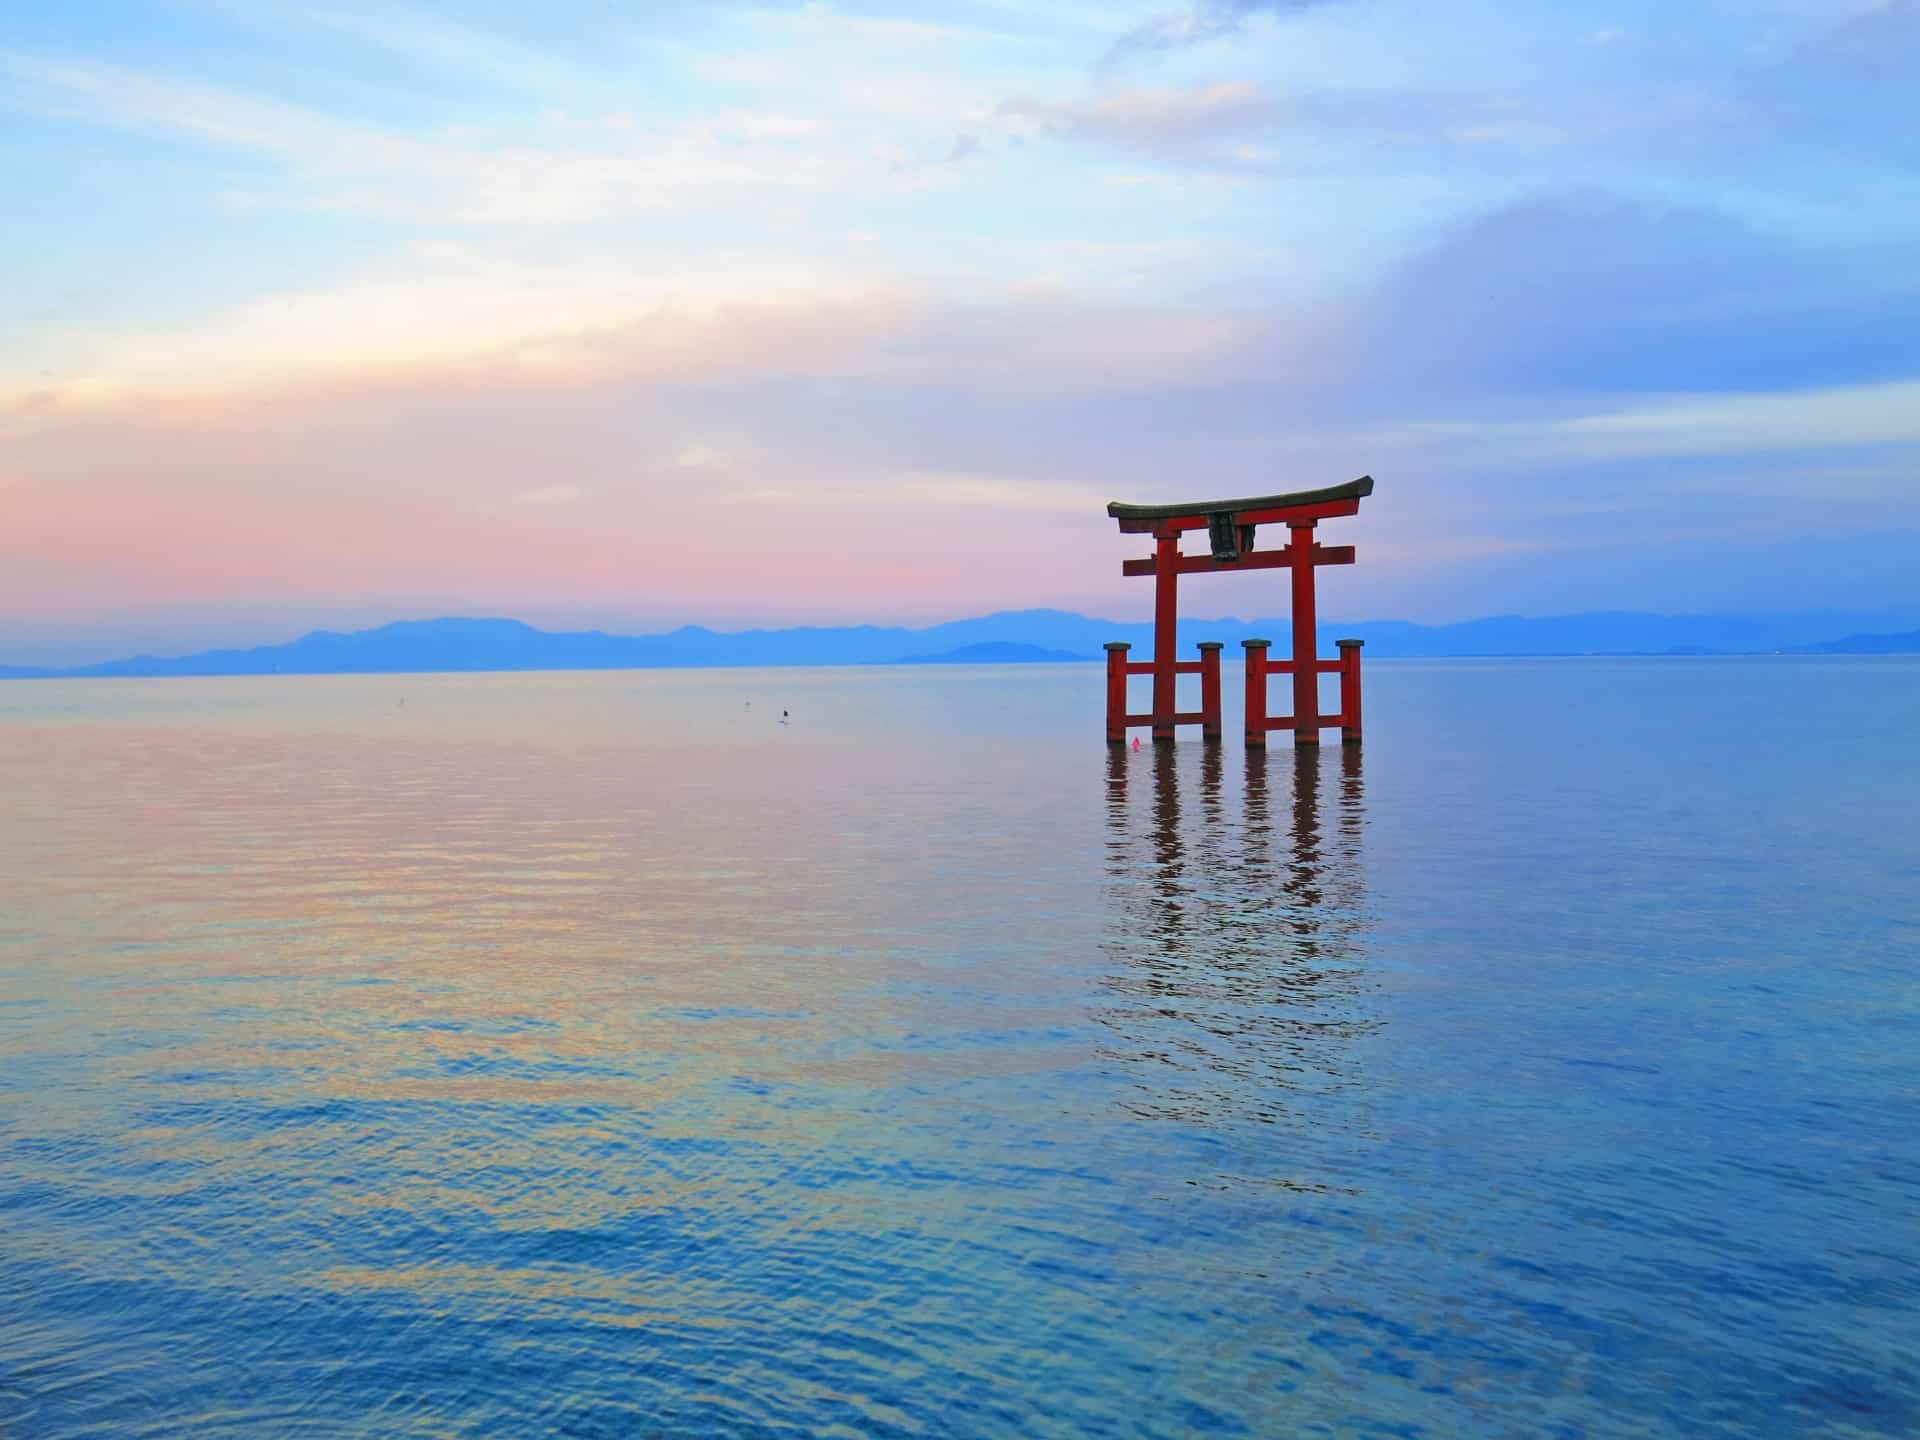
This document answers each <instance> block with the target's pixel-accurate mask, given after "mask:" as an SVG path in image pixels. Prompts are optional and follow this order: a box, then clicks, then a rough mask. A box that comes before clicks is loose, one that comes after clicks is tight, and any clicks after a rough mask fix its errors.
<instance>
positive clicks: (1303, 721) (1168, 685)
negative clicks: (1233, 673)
mask: <svg viewBox="0 0 1920 1440" xmlns="http://www.w3.org/2000/svg"><path fill="white" fill-rule="evenodd" d="M1372 493H1373V478H1372V477H1371V476H1368V475H1362V476H1361V477H1360V478H1359V479H1358V480H1350V481H1348V482H1347V483H1346V484H1344V485H1331V486H1328V487H1327V488H1325V489H1323V490H1298V491H1294V492H1291V493H1289V494H1285V495H1257V496H1251V497H1249V498H1247V499H1244V500H1201V501H1194V502H1192V503H1188V504H1178V505H1126V504H1122V503H1121V502H1119V501H1117V500H1116V501H1114V502H1113V503H1112V504H1110V505H1108V506H1107V513H1108V514H1109V515H1111V516H1112V517H1113V518H1114V519H1116V520H1118V521H1119V522H1120V530H1121V533H1122V534H1127V535H1151V536H1153V539H1154V553H1153V554H1152V555H1150V556H1148V557H1147V558H1146V559H1144V560H1128V561H1126V562H1124V563H1123V564H1122V565H1121V567H1120V573H1121V574H1123V575H1151V576H1152V577H1153V581H1154V603H1153V660H1152V662H1151V663H1150V664H1133V663H1129V662H1128V660H1127V659H1126V649H1125V647H1124V646H1121V647H1119V648H1118V649H1116V647H1115V646H1114V645H1109V646H1108V647H1107V739H1108V740H1109V741H1110V742H1113V743H1115V744H1119V743H1122V742H1124V740H1125V738H1126V732H1127V730H1128V728H1129V727H1131V726H1134V725H1151V726H1152V727H1153V738H1154V740H1155V741H1156V742H1157V743H1160V744H1170V743H1172V741H1173V739H1174V735H1175V733H1176V730H1177V728H1178V727H1179V726H1181V725H1192V724H1198V725H1199V726H1200V727H1201V734H1202V736H1203V737H1204V738H1206V739H1208V740H1216V739H1218V738H1219V736H1220V731H1221V721H1220V668H1219V667H1220V647H1219V646H1218V645H1216V644H1214V643H1213V642H1211V641H1209V642H1208V643H1207V644H1204V645H1202V646H1201V647H1200V659H1199V661H1198V662H1197V663H1196V662H1192V661H1188V662H1182V661H1181V660H1180V658H1179V639H1178V634H1177V631H1178V626H1179V623H1180V620H1179V616H1180V611H1179V603H1178V587H1179V580H1180V576H1182V575H1189V574H1198V573H1200V572H1202V571H1207V572H1212V571H1219V570H1274V569H1282V568H1284V569H1286V570H1287V571H1289V572H1290V578H1291V581H1292V587H1291V588H1292V597H1293V624H1292V631H1293V637H1292V638H1293V656H1292V658H1291V659H1288V660H1274V659H1272V658H1271V657H1269V656H1268V654H1267V648H1268V646H1267V642H1266V641H1264V640H1262V641H1258V642H1242V643H1243V644H1245V645H1246V647H1247V722H1246V734H1247V743H1248V744H1249V745H1264V744H1266V742H1267V732H1268V731H1269V730H1279V729H1289V730H1292V731H1293V739H1294V743H1295V744H1296V745H1318V744H1319V743H1320V731H1321V729H1322V728H1323V726H1325V725H1328V724H1338V725H1339V726H1340V729H1341V739H1342V740H1343V741H1346V742H1348V743H1351V742H1353V741H1356V740H1358V739H1359V736H1360V655H1359V646H1358V644H1357V643H1356V644H1355V645H1354V646H1353V648H1352V650H1351V651H1349V650H1348V648H1347V646H1346V643H1345V642H1342V644H1341V653H1340V659H1338V660H1322V659H1321V658H1320V656H1319V644H1318V638H1317V623H1318V618H1319V617H1318V607H1317V604H1316V600H1315V596H1314V571H1315V570H1316V569H1317V568H1318V567H1320V566H1322V565H1351V564H1352V563H1353V547H1351V546H1348V545H1334V546H1329V545H1316V544H1315V543H1314V538H1313V537H1314V530H1315V528H1316V527H1317V526H1318V524H1319V523H1320V521H1322V520H1331V519H1335V518H1337V517H1339V516H1344V515H1357V514H1359V513H1360V502H1361V501H1362V500H1364V499H1365V498H1366V497H1367V496H1369V495H1371V494H1372ZM1261 525H1285V526H1286V527H1287V532H1288V543H1287V545H1286V546H1285V547H1284V548H1283V549H1279V550H1257V549H1255V548H1254V536H1255V532H1256V530H1257V529H1258V527H1259V526H1261ZM1189 530H1205V531H1206V532H1207V538H1208V541H1209V548H1210V551H1211V553H1210V554H1206V555H1182V554H1181V553H1180V537H1181V535H1182V534H1184V533H1185V532H1187V531H1189ZM1289 672H1290V673H1291V674H1292V676H1293V713H1292V714H1291V715H1288V716H1284V717H1280V718H1269V716H1268V714H1267V692H1266V681H1267V677H1268V676H1270V675H1273V674H1276V673H1289ZM1143 674H1145V675H1151V676H1152V677H1153V707H1152V709H1151V710H1150V711H1149V712H1148V713H1147V714H1145V715H1129V714H1127V713H1126V681H1127V677H1128V676H1129V675H1143ZM1188 674H1198V675H1199V676H1200V709H1199V710H1198V711H1195V712H1191V713H1184V714H1183V713H1181V712H1179V711H1177V710H1176V709H1175V708H1174V707H1175V700H1176V695H1175V686H1176V684H1177V677H1178V676H1180V675H1188ZM1324 674H1338V675H1339V676H1340V714H1339V716H1338V717H1337V718H1336V717H1334V716H1331V715H1323V714H1322V712H1321V709H1320V677H1321V676H1322V675H1324Z"/></svg>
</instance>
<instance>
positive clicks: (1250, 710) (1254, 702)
mask: <svg viewBox="0 0 1920 1440" xmlns="http://www.w3.org/2000/svg"><path fill="white" fill-rule="evenodd" d="M1272 644H1273V642H1272V641H1271V640H1242V641H1241V642H1240V646H1241V648H1242V649H1243V650H1245V651H1246V652H1247V744H1248V745H1251V746H1256V747H1258V748H1260V749H1262V750H1264V749H1265V748H1266V745H1267V650H1268V648H1269V647H1270V646H1271V645H1272Z"/></svg>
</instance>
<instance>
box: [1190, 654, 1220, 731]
mask: <svg viewBox="0 0 1920 1440" xmlns="http://www.w3.org/2000/svg"><path fill="white" fill-rule="evenodd" d="M1196 648H1197V649H1198V650H1199V651H1200V738H1201V739H1202V740H1204V741H1206V742H1207V743H1208V744H1209V745H1218V744H1219V743H1220V652H1221V650H1222V649H1224V648H1225V647H1224V646H1222V645H1221V643H1220V642H1219V641H1218V640H1202V641H1201V642H1200V644H1199V645H1198V646H1197V647H1196Z"/></svg>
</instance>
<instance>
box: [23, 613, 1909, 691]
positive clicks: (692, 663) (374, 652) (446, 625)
mask: <svg viewBox="0 0 1920 1440" xmlns="http://www.w3.org/2000/svg"><path fill="white" fill-rule="evenodd" d="M1905 615H1906V612H1891V611H1881V612H1842V611H1799V612H1781V613H1779V614H1771V615H1746V616H1712V615H1651V614H1642V613H1638V612H1631V611H1612V612H1600V613H1594V614H1586V615H1554V616H1541V617H1526V616H1518V615H1502V616H1494V617H1491V618H1489V619H1485V620H1468V621H1464V622H1461V623H1459V624H1454V625H1416V624H1413V623H1412V622H1409V621H1402V620H1384V621H1368V622H1363V623H1359V624H1327V625H1323V626H1322V627H1321V630H1320V634H1321V647H1322V650H1323V651H1324V650H1326V649H1327V648H1329V646H1330V644H1331V640H1332V638H1333V637H1335V636H1348V635H1351V636H1355V637H1357V638H1359V639H1362V640H1364V641H1365V642H1366V644H1367V654H1368V656H1369V658H1372V657H1376V656H1379V657H1412V656H1417V657H1440V656H1498V655H1735V654H1757V653H1781V652H1784V653H1791V654H1809V655H1832V654H1862V655H1882V654H1893V653H1904V652H1915V653H1920V629H1915V630H1901V631H1899V632H1897V633H1889V632H1877V631H1872V630H1870V629H1869V628H1868V627H1870V626H1871V625H1873V624H1875V623H1880V624H1885V623H1887V622H1888V621H1889V620H1893V623H1896V624H1897V623H1899V620H1898V619H1896V618H1895V617H1897V616H1905ZM1906 623H1907V624H1912V623H1913V620H1912V618H1910V617H1908V618H1906ZM1180 631H1181V634H1180V639H1181V649H1182V652H1183V653H1188V654H1190V653H1191V651H1192V647H1193V645H1194V643H1195V642H1196V641H1200V640H1219V641H1222V642H1224V643H1225V644H1226V645H1227V646H1228V650H1229V654H1230V655H1231V654H1232V653H1235V652H1236V651H1237V649H1238V642H1239V641H1240V640H1242V639H1245V638H1248V637H1254V636H1266V637H1267V638H1269V639H1272V640H1274V641H1276V642H1277V643H1280V644H1284V643H1286V639H1287V635H1288V631H1289V623H1288V621H1287V620H1285V619H1284V618H1280V619H1275V618H1265V619H1257V620H1232V619H1226V620H1184V619H1183V620H1182V621H1181V623H1180ZM1836 632H1838V633H1840V634H1842V635H1844V636H1845V638H1843V639H1837V640H1836V639H1827V638H1824V637H1826V636H1832V635H1834V634H1835V633H1836ZM1152 637H1153V627H1152V626H1151V625H1150V624H1144V623H1122V622H1119V621H1114V620H1099V619H1093V618H1090V617H1088V616H1085V615H1076V614H1073V613H1071V612H1069V611H1065V610H1015V611H1003V612H1001V613H999V614H994V615H983V616H979V617H977V618H975V619H971V620H953V621H949V622H948V623H946V624H943V625H930V626H927V627H925V628H922V629H908V628H905V627H899V626H880V625H853V626H838V627H821V626H806V627H801V628H797V629H791V630H740V631H717V630H708V629H705V628H703V627H701V626H697V625H689V626H684V627H682V628H681V629H678V630H670V631H667V632H665V633H664V634H659V635H609V634H606V633H604V632H602V631H599V630H585V631H573V632H555V631H547V630H536V629H535V628H534V627H533V626H531V625H526V624H522V623H521V622H520V621H518V620H468V619H444V620H403V621H398V622H396V623H394V624H391V625H382V626H380V627H378V628H377V629H372V630H358V631H354V632H352V633H351V634H340V633H337V632H335V631H331V630H316V631H314V632H313V633H312V634H310V635H303V636H301V637H300V638H299V639H298V640H294V641H291V642H289V643H287V644H284V645H262V646H258V647H256V648H254V649H250V650H207V651H203V652H201V653H200V654H197V655H183V656H174V657H161V656H153V655H136V656H133V657H132V658H130V659H126V660H111V661H106V662H103V663H100V664H94V665H77V666H69V667H51V666H0V679H39V678H55V677H84V676H103V677H104V676H161V675H372V674H399V673H410V672H421V671H474V670H624V669H657V668H663V667H675V666H685V667H698V666H723V665H935V664H1005V663H1009V662H1024V661H1061V660H1094V659H1097V658H1099V656H1100V647H1101V645H1102V644H1103V643H1104V642H1106V641H1109V640H1124V641H1128V642H1130V643H1131V644H1132V645H1133V646H1134V647H1135V649H1136V650H1137V651H1139V652H1141V656H1136V658H1141V657H1142V656H1144V652H1145V651H1146V650H1147V649H1148V648H1150V646H1151V644H1152Z"/></svg>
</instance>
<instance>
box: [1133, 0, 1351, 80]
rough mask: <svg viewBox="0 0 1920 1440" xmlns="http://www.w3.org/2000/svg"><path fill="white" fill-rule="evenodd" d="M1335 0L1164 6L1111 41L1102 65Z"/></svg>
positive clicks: (1226, 0)
mask: <svg viewBox="0 0 1920 1440" xmlns="http://www.w3.org/2000/svg"><path fill="white" fill-rule="evenodd" d="M1333 3H1337V0H1196V3H1195V4H1193V5H1190V6H1188V7H1187V8H1186V9H1183V10H1167V11H1163V12H1161V13H1160V14H1158V15H1154V16H1152V17H1151V18H1149V19H1147V20H1144V21H1142V22H1141V23H1140V24H1139V25H1137V26H1135V27H1134V28H1133V29H1132V30H1129V31H1128V32H1127V33H1126V34H1125V35H1123V36H1121V37H1120V38H1119V39H1118V40H1116V41H1115V42H1114V43H1113V47H1112V48H1111V49H1110V50H1108V51H1107V54H1106V56H1105V59H1104V60H1103V62H1102V63H1103V64H1104V65H1113V64H1116V63H1118V62H1120V61H1122V60H1125V59H1126V58H1127V57H1129V56H1131V55H1138V54H1141V53H1142V52H1149V53H1150V52H1153V51H1160V50H1184V49H1186V48H1188V47H1189V46H1193V45H1200V44H1204V43H1206V42H1207V41H1210V40H1223V39H1226V38H1228V37H1230V36H1234V35H1237V34H1239V33H1240V32H1241V31H1242V30H1243V29H1245V28H1246V25H1247V22H1248V21H1249V20H1251V19H1253V18H1254V17H1256V16H1260V15H1269V16H1286V15H1294V14H1298V13H1300V12H1301V11H1304V10H1311V9H1313V8H1315V7H1316V6H1319V5H1326V4H1333Z"/></svg>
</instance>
